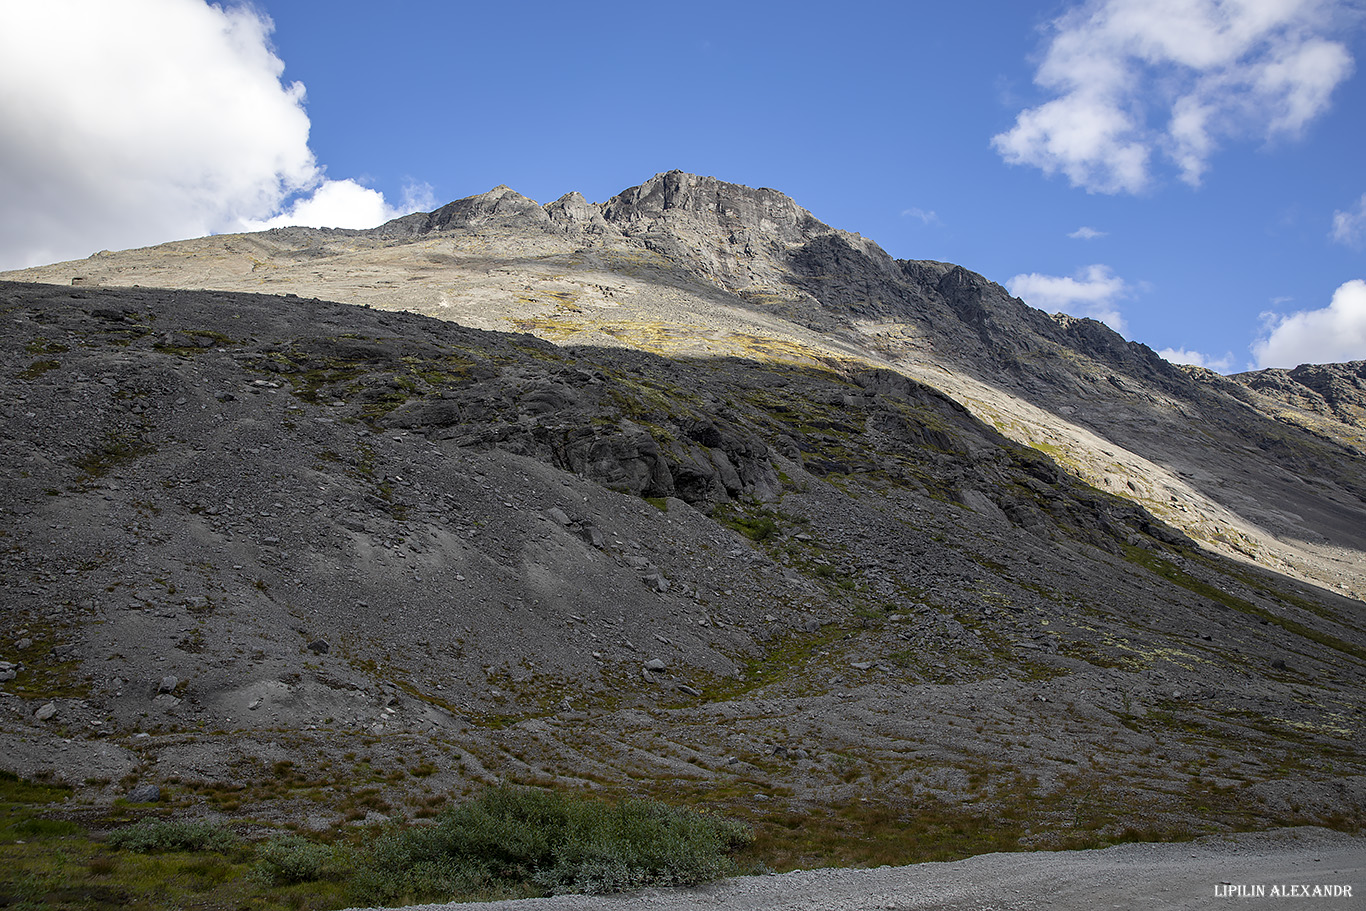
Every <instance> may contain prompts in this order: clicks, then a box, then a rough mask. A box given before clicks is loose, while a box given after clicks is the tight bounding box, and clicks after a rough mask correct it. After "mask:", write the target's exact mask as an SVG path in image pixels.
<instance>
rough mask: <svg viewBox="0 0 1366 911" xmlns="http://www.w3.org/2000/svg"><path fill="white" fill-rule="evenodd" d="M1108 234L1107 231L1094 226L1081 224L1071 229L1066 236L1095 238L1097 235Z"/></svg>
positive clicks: (1079, 238) (1077, 238)
mask: <svg viewBox="0 0 1366 911" xmlns="http://www.w3.org/2000/svg"><path fill="white" fill-rule="evenodd" d="M1109 234H1110V232H1109V231H1097V230H1096V229H1095V228H1092V227H1090V226H1089V225H1082V226H1081V227H1080V228H1078V229H1077V230H1075V231H1073V232H1072V233H1071V234H1069V235H1067V236H1068V237H1070V238H1072V239H1073V240H1095V239H1096V238H1099V237H1108V236H1109Z"/></svg>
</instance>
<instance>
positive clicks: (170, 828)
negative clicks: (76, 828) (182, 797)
mask: <svg viewBox="0 0 1366 911" xmlns="http://www.w3.org/2000/svg"><path fill="white" fill-rule="evenodd" d="M108 841H109V846H110V847H111V848H121V849H123V850H125V851H136V852H137V853H139V854H149V853H152V852H154V851H230V850H232V849H233V848H234V847H236V845H237V836H236V835H234V834H233V833H232V832H231V831H229V830H228V829H225V828H223V827H222V826H220V825H216V824H214V823H211V822H192V821H189V820H183V819H143V820H140V821H138V822H135V823H133V824H132V825H131V826H124V827H123V828H121V829H115V830H114V831H113V832H111V833H109V840H108Z"/></svg>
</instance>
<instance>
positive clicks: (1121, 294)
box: [1006, 265, 1133, 333]
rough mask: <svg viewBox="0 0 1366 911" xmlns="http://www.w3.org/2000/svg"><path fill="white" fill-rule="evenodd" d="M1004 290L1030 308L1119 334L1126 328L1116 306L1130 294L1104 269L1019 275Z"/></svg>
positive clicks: (1114, 276) (1109, 270) (1095, 268)
mask: <svg viewBox="0 0 1366 911" xmlns="http://www.w3.org/2000/svg"><path fill="white" fill-rule="evenodd" d="M1006 288H1008V289H1009V290H1010V293H1011V294H1013V295H1015V296H1016V297H1018V298H1020V299H1021V300H1023V301H1024V302H1025V303H1027V304H1029V305H1030V306H1031V307H1037V308H1039V309H1040V310H1060V311H1062V312H1063V313H1070V314H1071V315H1073V316H1088V317H1090V318H1091V319H1095V320H1100V321H1101V322H1102V323H1104V324H1105V325H1107V326H1109V327H1110V328H1111V329H1113V330H1115V331H1116V332H1120V333H1122V332H1124V330H1125V324H1124V317H1123V316H1121V315H1120V312H1119V307H1118V306H1117V303H1118V301H1121V300H1123V299H1125V298H1127V297H1130V296H1132V294H1133V291H1132V289H1131V288H1130V287H1129V285H1128V283H1126V282H1125V281H1124V279H1122V278H1120V277H1119V276H1118V275H1115V274H1114V272H1113V271H1111V269H1110V267H1109V266H1104V265H1093V266H1086V267H1085V268H1082V269H1079V270H1077V272H1076V273H1075V274H1074V275H1071V276H1060V275H1040V274H1039V273H1037V272H1030V273H1028V274H1021V275H1017V276H1015V277H1014V278H1012V279H1010V280H1009V281H1008V282H1006Z"/></svg>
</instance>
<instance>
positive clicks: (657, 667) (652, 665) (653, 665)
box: [645, 658, 668, 673]
mask: <svg viewBox="0 0 1366 911" xmlns="http://www.w3.org/2000/svg"><path fill="white" fill-rule="evenodd" d="M667 667H668V665H667V664H665V663H664V662H663V661H660V660H659V659H658V658H651V659H650V660H649V661H646V662H645V670H647V671H654V672H656V673H660V672H662V671H663V670H664V669H665V668H667Z"/></svg>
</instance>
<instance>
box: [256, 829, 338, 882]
mask: <svg viewBox="0 0 1366 911" xmlns="http://www.w3.org/2000/svg"><path fill="white" fill-rule="evenodd" d="M336 859H337V855H336V852H335V851H334V850H333V849H332V848H330V847H328V846H327V845H320V844H317V843H316V842H311V841H309V840H308V839H306V838H303V837H301V836H298V835H286V836H284V837H282V838H275V839H272V840H270V841H268V842H266V843H264V844H262V845H261V846H260V847H258V848H257V849H256V863H255V865H254V866H253V867H252V871H251V875H252V876H253V877H254V878H255V879H256V880H258V881H259V882H261V883H263V884H265V885H267V886H287V885H290V884H291V883H311V882H316V881H318V880H320V879H322V878H323V877H324V876H326V875H328V873H329V872H332V871H333V870H336V869H337V867H338V866H339V864H337V863H336Z"/></svg>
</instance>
